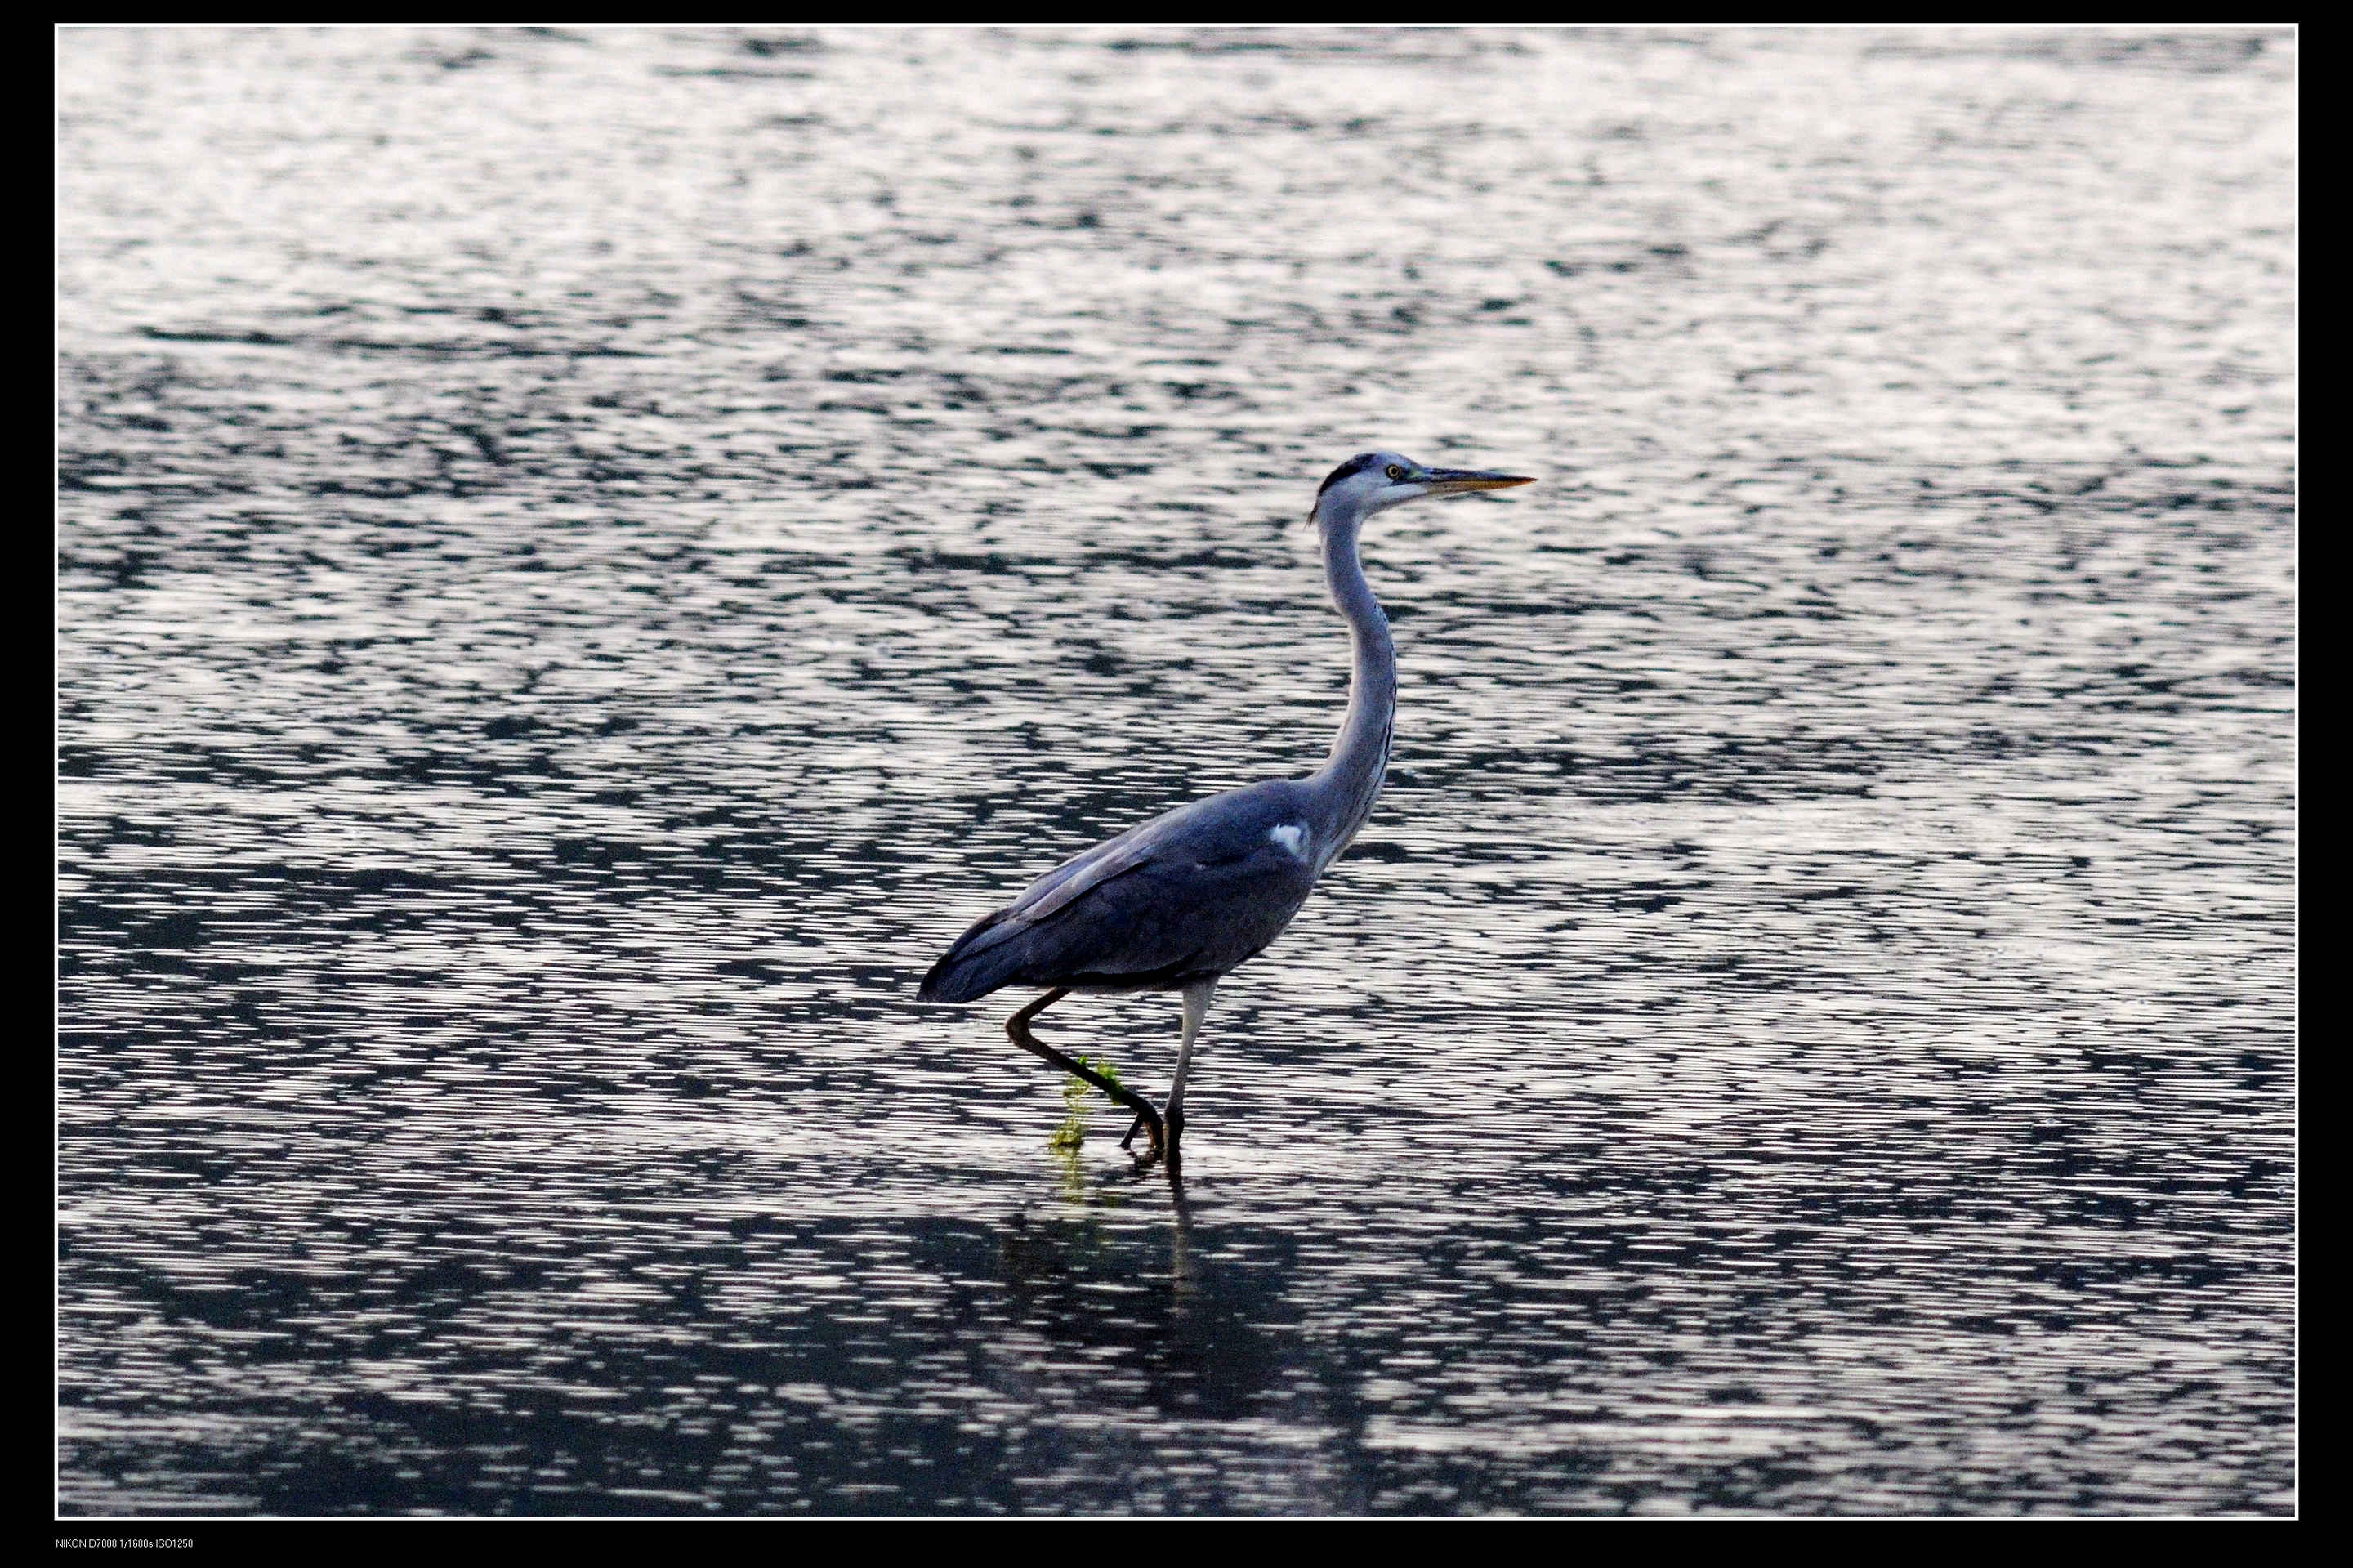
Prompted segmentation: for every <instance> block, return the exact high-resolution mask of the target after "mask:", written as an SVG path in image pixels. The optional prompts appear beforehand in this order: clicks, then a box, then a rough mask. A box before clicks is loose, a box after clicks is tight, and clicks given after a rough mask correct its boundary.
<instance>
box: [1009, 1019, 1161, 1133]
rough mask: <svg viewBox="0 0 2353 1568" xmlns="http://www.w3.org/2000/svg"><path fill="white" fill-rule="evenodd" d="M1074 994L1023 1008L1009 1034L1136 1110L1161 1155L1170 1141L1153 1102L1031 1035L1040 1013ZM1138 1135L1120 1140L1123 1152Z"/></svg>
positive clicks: (1011, 1021)
mask: <svg viewBox="0 0 2353 1568" xmlns="http://www.w3.org/2000/svg"><path fill="white" fill-rule="evenodd" d="M1070 994H1071V990H1070V988H1069V987H1068V986H1063V987H1060V988H1059V989H1057V990H1054V991H1048V992H1047V993H1046V994H1045V995H1043V996H1041V997H1039V999H1038V1000H1037V1001H1033V1002H1031V1003H1030V1004H1029V1006H1027V1007H1025V1008H1023V1009H1022V1010H1021V1011H1020V1012H1017V1013H1015V1014H1014V1015H1013V1016H1012V1017H1010V1018H1008V1019H1007V1020H1006V1021H1005V1033H1008V1034H1009V1035H1011V1036H1012V1037H1013V1043H1014V1044H1016V1045H1018V1046H1020V1047H1021V1049H1023V1050H1024V1051H1028V1052H1030V1053H1032V1054H1036V1055H1039V1056H1043V1057H1045V1058H1046V1060H1048V1061H1049V1062H1051V1063H1053V1064H1054V1065H1056V1066H1057V1067H1060V1068H1061V1069H1062V1071H1064V1072H1066V1073H1069V1074H1071V1075H1073V1076H1074V1077H1080V1078H1083V1079H1085V1080H1086V1081H1087V1082H1088V1083H1090V1084H1092V1085H1093V1086H1095V1087H1096V1088H1099V1089H1101V1090H1102V1091H1103V1093H1105V1094H1107V1095H1109V1096H1110V1097H1112V1098H1113V1099H1115V1100H1117V1101H1118V1102H1119V1103H1120V1104H1122V1105H1124V1106H1125V1107H1127V1108H1128V1109H1130V1110H1132V1111H1134V1113H1135V1119H1136V1124H1137V1126H1140V1127H1144V1128H1148V1129H1149V1130H1150V1131H1151V1134H1152V1152H1153V1153H1155V1154H1157V1153H1159V1152H1160V1151H1161V1150H1163V1149H1165V1148H1166V1147H1167V1142H1166V1138H1165V1137H1164V1136H1163V1134H1162V1132H1161V1130H1160V1113H1159V1112H1158V1111H1156V1110H1155V1109H1153V1108H1152V1102H1151V1101H1150V1100H1147V1099H1145V1097H1143V1096H1142V1095H1139V1094H1137V1093H1136V1092H1135V1091H1134V1089H1130V1088H1124V1087H1122V1086H1120V1085H1118V1084H1114V1083H1113V1082H1112V1081H1111V1080H1110V1079H1109V1078H1106V1077H1104V1076H1103V1075H1102V1074H1101V1073H1098V1072H1096V1071H1095V1070H1094V1069H1093V1068H1092V1067H1090V1066H1087V1065H1083V1064H1082V1063H1079V1062H1075V1061H1072V1060H1071V1058H1070V1057H1068V1056H1065V1055H1063V1054H1062V1053H1060V1051H1057V1050H1055V1049H1054V1048H1053V1047H1052V1046H1051V1045H1049V1044H1046V1043H1045V1042H1044V1041H1043V1040H1040V1039H1039V1038H1038V1037H1037V1036H1036V1035H1035V1034H1032V1033H1029V1021H1030V1020H1031V1019H1033V1018H1035V1017H1037V1016H1038V1015H1039V1013H1041V1012H1045V1011H1046V1010H1047V1009H1048V1008H1050V1007H1051V1006H1053V1005H1054V1004H1055V1003H1056V1002H1058V1001H1061V1000H1062V999H1063V998H1064V997H1066V996H1068V995H1070ZM1134 1136H1135V1128H1128V1129H1127V1138H1124V1139H1120V1147H1121V1148H1122V1149H1124V1148H1126V1147H1127V1141H1128V1139H1132V1138H1134Z"/></svg>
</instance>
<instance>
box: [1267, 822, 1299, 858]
mask: <svg viewBox="0 0 2353 1568" xmlns="http://www.w3.org/2000/svg"><path fill="white" fill-rule="evenodd" d="M1266 836H1267V837H1268V838H1269V839H1271V840H1272V841H1273V842H1276V843H1279V844H1281V845H1282V847H1283V850H1284V851H1285V853H1288V854H1289V855H1290V856H1291V858H1292V859H1293V860H1295V861H1297V862H1299V863H1300V864H1302V865H1304V864H1306V863H1307V830H1306V829H1305V828H1303V827H1301V826H1299V825H1298V824H1297V823H1295V822H1282V823H1278V824H1277V825H1275V826H1274V827H1271V828H1269V829H1268V830H1267V831H1266Z"/></svg>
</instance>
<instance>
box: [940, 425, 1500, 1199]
mask: <svg viewBox="0 0 2353 1568" xmlns="http://www.w3.org/2000/svg"><path fill="white" fill-rule="evenodd" d="M1534 482H1535V481H1534V480H1533V479H1529V478H1526V477H1524V476H1522V475H1519V474H1510V473H1482V472H1479V471H1473V470H1469V469H1453V468H1430V467H1426V466H1425V465H1423V464H1421V463H1418V462H1415V461H1413V460H1412V459H1410V458H1404V457H1399V456H1398V455H1397V454H1396V453H1395V452H1364V453H1361V454H1359V455H1357V456H1356V457H1353V458H1350V459H1349V460H1348V461H1346V462H1344V463H1342V464H1341V465H1340V466H1339V467H1338V468H1335V469H1334V470H1333V471H1332V473H1331V475H1330V477H1328V478H1327V479H1325V480H1324V483H1323V486H1322V488H1320V489H1319V490H1317V491H1316V493H1315V506H1314V510H1313V511H1312V512H1311V513H1309V514H1308V517H1309V521H1311V522H1313V523H1314V524H1315V525H1316V528H1317V529H1318V531H1319V532H1320V533H1321V534H1322V535H1323V544H1324V578H1325V580H1326V581H1327V582H1328V583H1329V584H1330V585H1331V589H1332V600H1333V603H1334V604H1335V606H1337V607H1338V609H1339V611H1340V613H1341V614H1342V615H1343V616H1345V618H1346V619H1347V622H1348V638H1349V641H1350V643H1351V645H1352V648H1353V652H1354V657H1355V668H1354V671H1353V673H1352V674H1351V676H1350V679H1349V683H1348V713H1347V716H1346V718H1345V719H1344V720H1342V721H1341V725H1340V735H1339V738H1338V739H1337V740H1335V741H1334V742H1333V743H1332V752H1331V755H1330V756H1329V757H1328V758H1325V759H1324V766H1323V768H1320V769H1318V770H1317V771H1316V772H1314V773H1313V774H1310V775H1309V776H1308V777H1306V778H1304V779H1267V780H1266V781H1264V782H1263V783H1259V784H1251V785H1247V786H1245V787H1243V788H1242V789H1229V790H1227V791H1226V792H1225V793H1223V794H1221V795H1212V796H1210V797H1209V798H1208V800H1196V801H1194V802H1193V803H1192V804H1190V805H1187V806H1179V807H1177V808H1176V810H1173V811H1169V812H1166V813H1165V814H1163V815H1161V816H1157V817H1155V818H1153V819H1152V820H1151V821H1148V822H1145V823H1142V824H1140V825H1138V826H1136V827H1134V828H1130V829H1129V830H1128V831H1127V832H1124V833H1122V834H1120V835H1119V836H1118V837H1117V838H1113V839H1108V840H1105V841H1104V842H1102V843H1099V844H1097V845H1096V846H1095V847H1094V848H1092V849H1091V850H1088V851H1087V852H1086V853H1083V854H1081V855H1078V856H1075V857H1073V858H1072V859H1070V860H1066V861H1064V862H1063V863H1061V864H1060V865H1058V866H1056V867H1055V868H1054V869H1053V870H1051V871H1050V872H1048V873H1047V874H1045V875H1043V876H1041V877H1039V879H1038V880H1037V881H1035V882H1033V883H1031V884H1030V885H1029V888H1028V889H1027V890H1026V891H1024V892H1023V893H1022V895H1021V896H1020V897H1018V898H1016V899H1015V900H1014V901H1013V902H1012V903H1010V904H1008V905H1007V906H1005V907H1004V908H1002V909H999V910H997V911H996V912H995V913H993V914H990V915H987V916H982V917H981V918H980V919H979V920H978V921H976V923H975V924H974V925H973V927H972V928H971V929H970V930H968V931H966V932H965V934H964V935H963V936H961V937H959V938H956V940H955V946H953V947H951V948H948V950H947V953H946V955H945V956H944V957H943V958H942V959H940V961H939V962H938V963H936V964H934V965H933V966H932V969H931V972H930V973H929V974H926V975H925V976H924V977H923V985H922V988H921V989H920V990H919V991H917V993H916V995H917V998H918V999H919V1000H920V1001H955V1002H963V1001H978V1000H979V999H980V998H982V997H984V996H987V994H988V993H989V992H991V991H997V990H998V989H1000V988H1002V987H1005V986H1009V985H1010V986H1041V987H1044V988H1045V991H1046V994H1045V995H1043V996H1041V997H1039V999H1038V1000H1037V1001H1033V1002H1031V1003H1029V1005H1028V1006H1027V1007H1024V1008H1022V1009H1021V1010H1020V1011H1019V1012H1016V1013H1014V1014H1013V1016H1012V1017H1011V1018H1009V1019H1008V1020H1007V1021H1006V1023H1005V1032H1006V1033H1008V1034H1009V1035H1011V1036H1012V1038H1013V1043H1014V1044H1017V1045H1018V1046H1020V1047H1021V1048H1022V1049H1024V1050H1026V1051H1030V1052H1034V1053H1035V1054H1038V1055H1039V1056H1042V1057H1044V1058H1045V1059H1046V1060H1047V1061H1049V1062H1051V1063H1052V1064H1053V1065H1055V1066H1057V1067H1060V1068H1061V1069H1062V1070H1063V1071H1064V1072H1067V1073H1071V1074H1074V1075H1077V1076H1079V1077H1081V1078H1083V1079H1084V1080H1086V1081H1087V1082H1088V1083H1090V1084H1092V1085H1093V1086H1095V1087H1096V1088H1098V1089H1101V1090H1102V1091H1103V1093H1105V1094H1107V1095H1109V1096H1110V1097H1112V1098H1113V1099H1114V1100H1117V1101H1118V1102H1119V1103H1120V1104H1121V1105H1123V1106H1125V1107H1127V1108H1128V1109H1130V1110H1132V1111H1134V1113H1135V1122H1134V1125H1133V1126H1131V1127H1130V1128H1128V1129H1127V1136H1126V1137H1125V1138H1124V1139H1121V1140H1120V1142H1121V1146H1122V1147H1123V1148H1124V1147H1126V1146H1127V1145H1128V1144H1130V1143H1132V1142H1133V1141H1134V1138H1135V1134H1136V1132H1137V1130H1138V1129H1139V1128H1144V1129H1148V1131H1149V1133H1150V1136H1151V1144H1152V1152H1153V1153H1155V1154H1160V1153H1163V1152H1164V1151H1165V1152H1167V1153H1169V1154H1172V1155H1173V1153H1174V1152H1175V1150H1176V1145H1177V1142H1178V1140H1179V1139H1181V1138H1182V1136H1183V1134H1184V1130H1185V1072H1186V1069H1187V1067H1188V1066H1190V1065H1192V1060H1193V1046H1194V1044H1195V1042H1196V1041H1197V1040H1198V1037H1199V1035H1200V1033H1201V1021H1202V1019H1203V1018H1205V1017H1206V1016H1207V1015H1208V1011H1209V999H1210V998H1211V997H1212V996H1213V995H1214V994H1215V993H1216V991H1217V989H1218V981H1219V980H1221V979H1223V978H1224V977H1225V976H1226V974H1227V973H1228V972H1229V971H1230V970H1231V969H1234V968H1235V967H1236V966H1238V965H1240V964H1242V963H1246V962H1248V961H1249V960H1250V959H1254V958H1256V957H1257V956H1258V955H1259V954H1260V953H1261V952H1262V951H1264V950H1265V948H1266V946H1267V944H1268V943H1270V942H1271V941H1273V940H1274V939H1275V938H1276V937H1278V936H1280V935H1282V929H1283V927H1286V926H1288V925H1290V924H1291V917H1292V916H1294V915H1296V914H1298V913H1299V907H1300V906H1301V905H1303V904H1304V903H1305V902H1306V901H1307V895H1308V894H1309V893H1311V892H1313V891H1314V886H1315V879H1316V878H1317V877H1319V876H1321V875H1322V874H1323V873H1324V867H1325V866H1328V865H1330V864H1331V863H1332V862H1333V861H1334V860H1335V859H1336V858H1338V856H1339V853H1340V852H1341V851H1342V850H1344V849H1346V848H1347V847H1348V841H1349V840H1350V839H1353V838H1354V837H1356V830H1357V829H1358V828H1361V827H1363V826H1364V825H1365V819H1366V817H1367V816H1369V815H1371V814H1372V810H1373V801H1374V800H1375V799H1376V798H1377V797H1378V796H1379V794H1380V792H1381V780H1382V778H1383V776H1384V775H1385V774H1387V772H1388V762H1389V735H1390V729H1391V726H1392V724H1393V722H1394V720H1395V719H1396V716H1397V643H1396V641H1394V640H1393V639H1392V638H1391V637H1390V635H1389V623H1388V617H1387V616H1385V615H1383V614H1382V613H1381V606H1380V601H1379V600H1378V599H1375V598H1374V597H1373V589H1372V585H1371V584H1369V583H1367V582H1366V580H1365V568H1364V563H1363V562H1362V561H1361V560H1359V559H1358V557H1357V553H1356V536H1357V534H1358V531H1359V530H1360V529H1361V528H1362V527H1363V526H1364V523H1365V519H1366V518H1367V517H1370V516H1372V515H1373V514H1375V513H1377V512H1385V511H1387V510H1388V509H1389V508H1390V507H1392V506H1399V505H1403V504H1404V503H1407V502H1409V501H1419V500H1421V499H1423V498H1424V497H1426V496H1432V495H1458V494H1461V493H1466V492H1469V491H1474V490H1503V489H1506V488H1508V487H1510V486H1512V485H1515V484H1532V483H1534ZM1072 991H1176V992H1178V993H1179V994H1180V995H1181V996H1182V997H1183V998H1184V1009H1185V1012H1184V1025H1183V1033H1182V1035H1181V1036H1180V1037H1179V1039H1178V1042H1177V1046H1176V1076H1175V1078H1174V1080H1173V1081H1172V1083H1171V1085H1170V1086H1169V1090H1168V1100H1167V1109H1166V1114H1165V1117H1164V1114H1163V1112H1162V1111H1160V1110H1159V1109H1157V1108H1155V1107H1154V1106H1153V1104H1152V1102H1151V1101H1150V1100H1148V1099H1146V1098H1145V1097H1144V1096H1142V1095H1140V1094H1138V1093H1136V1092H1135V1091H1134V1090H1133V1089H1130V1088H1128V1087H1126V1086H1124V1085H1122V1084H1119V1083H1117V1082H1114V1081H1113V1079H1111V1078H1109V1077H1107V1076H1105V1075H1103V1074H1101V1073H1098V1072H1096V1071H1094V1070H1093V1069H1092V1068H1091V1067H1089V1066H1087V1065H1084V1064H1083V1063H1081V1062H1078V1061H1075V1060H1073V1059H1072V1058H1071V1057H1070V1056H1067V1055H1065V1054H1063V1053H1061V1052H1060V1051H1057V1050H1055V1049H1054V1048H1053V1047H1052V1046H1050V1045H1049V1044H1046V1043H1045V1042H1044V1041H1042V1040H1039V1038H1038V1037H1037V1036H1036V1035H1035V1034H1033V1033H1031V1032H1030V1029H1029V1022H1030V1021H1031V1020H1032V1019H1034V1018H1036V1017H1037V1016H1038V1015H1039V1013H1041V1012H1045V1011H1046V1009H1048V1008H1050V1007H1051V1006H1053V1005H1054V1003H1056V1002H1058V1001H1061V1000H1062V998H1064V997H1066V996H1068V995H1070V994H1071V992H1072Z"/></svg>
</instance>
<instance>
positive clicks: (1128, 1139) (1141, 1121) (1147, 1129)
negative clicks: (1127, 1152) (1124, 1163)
mask: <svg viewBox="0 0 2353 1568" xmlns="http://www.w3.org/2000/svg"><path fill="white" fill-rule="evenodd" d="M1163 1126H1164V1124H1163V1123H1162V1121H1161V1119H1160V1114H1159V1113H1158V1112H1157V1111H1155V1110H1154V1109H1152V1107H1150V1106H1145V1107H1144V1108H1143V1109H1141V1110H1139V1111H1137V1112H1136V1113H1135V1120H1134V1121H1133V1122H1131V1123H1130V1124H1129V1125H1128V1128H1127V1134H1126V1136H1125V1137H1124V1138H1122V1139H1120V1140H1119V1146H1120V1147H1121V1148H1122V1149H1126V1148H1128V1147H1129V1146H1131V1145H1132V1144H1134V1142H1135V1135H1136V1134H1137V1133H1139V1132H1141V1133H1145V1134H1148V1135H1149V1137H1150V1141H1151V1152H1152V1153H1154V1154H1159V1153H1161V1152H1163V1151H1164V1150H1166V1148H1167V1147H1168V1139H1167V1135H1166V1132H1165V1131H1164V1130H1163Z"/></svg>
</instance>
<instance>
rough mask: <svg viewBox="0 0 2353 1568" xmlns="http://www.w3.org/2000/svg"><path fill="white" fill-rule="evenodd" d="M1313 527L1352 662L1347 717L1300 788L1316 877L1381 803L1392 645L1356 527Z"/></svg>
mask: <svg viewBox="0 0 2353 1568" xmlns="http://www.w3.org/2000/svg"><path fill="white" fill-rule="evenodd" d="M1317 521H1318V522H1319V523H1321V524H1323V532H1324V579H1325V580H1326V581H1327V582H1329V583H1330V584H1331V587H1332V602H1333V603H1334V604H1335V606H1337V607H1338V609H1339V611H1340V613H1341V614H1342V615H1343V616H1345V618H1346V619H1347V622H1348V641H1349V645H1350V648H1351V650H1352V652H1354V655H1355V662H1356V668H1355V671H1354V673H1352V675H1351V676H1350V679H1349V682H1348V716H1347V718H1346V719H1345V721H1343V722H1342V724H1341V726H1340V736H1339V738H1338V739H1337V740H1335V741H1334V742H1333V743H1332V755H1331V756H1330V757H1328V758H1324V767H1323V768H1322V769H1321V770H1320V771H1318V772H1317V773H1316V774H1315V775H1314V777H1313V778H1312V779H1309V780H1308V781H1307V782H1308V786H1309V788H1311V789H1314V791H1315V792H1316V794H1317V795H1318V796H1319V797H1320V799H1321V802H1322V804H1323V805H1324V809H1325V810H1324V816H1325V820H1324V821H1321V822H1318V823H1317V824H1316V830H1317V831H1316V834H1315V840H1316V843H1317V846H1318V847H1317V852H1316V856H1315V863H1316V868H1317V869H1318V870H1321V869H1322V868H1323V867H1324V866H1325V865H1326V864H1329V863H1331V861H1332V859H1333V858H1334V857H1335V856H1336V855H1337V854H1338V853H1340V852H1341V851H1342V850H1344V849H1345V848H1347V847H1348V841H1349V840H1350V839H1352V838H1354V837H1356V830H1357V829H1358V828H1361V827H1363V826H1364V825H1365V819H1366V817H1368V816H1370V815H1372V810H1373V802H1374V801H1375V800H1377V799H1378V798H1379V796H1380V792H1381V779H1382V778H1383V776H1384V775H1386V774H1387V773H1388V765H1389V729H1390V726H1391V725H1392V724H1393V723H1394V722H1395V721H1396V718H1397V690H1398V682H1397V641H1396V640H1395V639H1393V638H1392V637H1390V635H1389V621H1388V616H1386V615H1383V614H1382V613H1381V604H1380V600H1378V599H1375V598H1374V597H1373V585H1372V584H1370V583H1368V582H1366V580H1365V567H1364V563H1363V562H1362V561H1360V560H1358V559H1357V558H1356V531H1357V528H1358V527H1359V525H1360V524H1361V522H1362V520H1361V519H1360V518H1356V517H1341V518H1336V519H1333V520H1329V521H1326V520H1324V519H1323V518H1320V517H1319V518H1318V519H1317Z"/></svg>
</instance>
